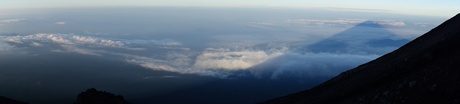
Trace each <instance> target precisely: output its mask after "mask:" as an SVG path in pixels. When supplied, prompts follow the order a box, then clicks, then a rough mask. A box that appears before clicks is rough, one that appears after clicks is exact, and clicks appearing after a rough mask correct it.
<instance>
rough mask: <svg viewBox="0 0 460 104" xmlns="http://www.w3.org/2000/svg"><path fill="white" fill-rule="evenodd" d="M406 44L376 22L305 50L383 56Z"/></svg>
mask: <svg viewBox="0 0 460 104" xmlns="http://www.w3.org/2000/svg"><path fill="white" fill-rule="evenodd" d="M407 42H409V40H407V39H402V38H399V37H397V36H396V34H394V33H393V32H391V31H388V30H386V29H385V27H384V26H382V25H380V24H378V23H377V22H375V21H365V22H362V23H360V24H358V25H356V26H354V27H352V28H350V29H347V30H345V31H343V32H340V33H338V34H336V35H333V36H331V37H328V38H326V39H324V40H321V41H319V42H317V43H315V44H312V45H309V46H307V48H308V50H309V51H311V52H314V53H322V52H326V53H346V54H384V53H388V52H390V51H392V50H394V49H396V48H397V47H400V46H402V45H404V44H406V43H407Z"/></svg>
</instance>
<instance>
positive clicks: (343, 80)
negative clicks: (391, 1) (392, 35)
mask: <svg viewBox="0 0 460 104" xmlns="http://www.w3.org/2000/svg"><path fill="white" fill-rule="evenodd" d="M459 96H460V14H458V15H456V16H455V17H452V18H451V19H449V20H447V21H445V22H444V23H443V24H441V25H439V26H438V27H436V28H434V29H432V30H431V31H429V32H428V33H426V34H424V35H422V36H420V37H418V38H417V39H415V40H413V41H411V42H409V43H408V44H406V45H404V46H403V47H401V48H399V49H397V50H395V51H393V52H391V53H388V54H386V55H384V56H382V57H380V58H378V59H376V60H373V61H371V62H368V63H366V64H363V65H360V66H358V67H357V68H354V69H351V70H348V71H346V72H343V73H342V74H340V75H338V76H336V77H334V78H332V79H330V80H329V81H326V82H324V83H322V84H320V85H318V86H316V87H314V88H312V89H310V90H306V91H302V92H298V93H295V94H291V95H288V96H284V97H280V98H276V99H272V100H269V101H265V102H262V103H267V104H330V103H339V104H347V103H353V104H357V103H358V104H359V103H364V104H374V103H385V104H392V103H397V104H401V103H404V104H420V103H429V104H446V103H455V104H457V103H460V97H459Z"/></svg>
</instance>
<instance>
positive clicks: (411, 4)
mask: <svg viewBox="0 0 460 104" xmlns="http://www.w3.org/2000/svg"><path fill="white" fill-rule="evenodd" d="M0 2H1V3H0V8H2V9H4V10H6V9H8V8H16V9H17V8H50V7H87V6H174V7H190V6H193V7H261V8H340V9H344V8H347V10H348V9H353V10H366V11H386V12H392V13H402V14H410V15H430V16H443V17H450V16H452V15H455V14H457V13H458V12H459V11H460V6H458V5H460V1H458V0H443V1H435V0H373V1H368V0H346V1H345V0H343V1H338V0H78V1H71V0H1V1H0Z"/></svg>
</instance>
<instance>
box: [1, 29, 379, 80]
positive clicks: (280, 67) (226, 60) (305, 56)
mask: <svg viewBox="0 0 460 104" xmlns="http://www.w3.org/2000/svg"><path fill="white" fill-rule="evenodd" d="M1 38H2V39H1V41H3V42H6V43H9V46H8V45H6V46H2V47H13V46H14V47H16V48H28V47H35V48H42V49H45V50H48V52H70V53H78V54H83V55H93V56H103V57H109V56H110V57H111V58H115V59H120V61H125V62H127V63H131V64H136V65H139V66H141V67H144V68H147V69H151V70H156V71H167V72H174V73H180V74H196V75H203V76H215V77H220V78H228V77H229V76H232V75H233V74H235V73H234V72H237V71H248V72H250V73H252V74H253V75H255V76H258V77H259V78H272V79H278V78H281V77H282V76H283V75H284V76H285V75H288V76H292V75H297V76H302V75H303V76H305V75H306V76H310V77H325V76H333V75H336V74H338V73H340V72H342V71H344V70H346V69H349V68H352V67H354V66H356V65H359V64H361V63H364V62H366V61H370V60H372V59H374V58H376V57H378V55H353V54H340V53H334V54H333V53H311V52H307V53H305V52H296V51H294V50H290V49H289V48H287V47H283V48H279V46H276V47H278V48H276V47H270V46H267V47H265V48H260V47H259V48H251V47H246V48H230V47H220V48H211V47H210V48H206V49H204V50H201V51H200V50H194V49H193V48H188V47H185V46H183V44H182V43H181V42H178V41H175V40H171V39H162V40H152V39H145V40H140V39H132V40H127V39H113V38H112V39H108V38H103V37H92V36H82V35H75V34H34V35H24V36H22V35H17V36H1ZM165 47H170V48H165ZM13 49H14V48H2V50H3V51H5V50H13ZM158 49H160V50H158ZM177 49H180V50H177ZM152 51H156V52H153V53H151V52H152ZM149 53H150V54H149ZM344 60H345V61H344ZM300 73H302V74H300Z"/></svg>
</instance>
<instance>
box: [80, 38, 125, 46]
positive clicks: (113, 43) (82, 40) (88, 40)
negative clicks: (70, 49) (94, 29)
mask: <svg viewBox="0 0 460 104" xmlns="http://www.w3.org/2000/svg"><path fill="white" fill-rule="evenodd" d="M72 38H73V39H74V40H75V41H76V42H79V43H82V44H93V45H98V46H106V47H123V46H124V45H125V44H124V43H123V42H121V41H114V40H108V39H96V38H92V37H89V36H72Z"/></svg>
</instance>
